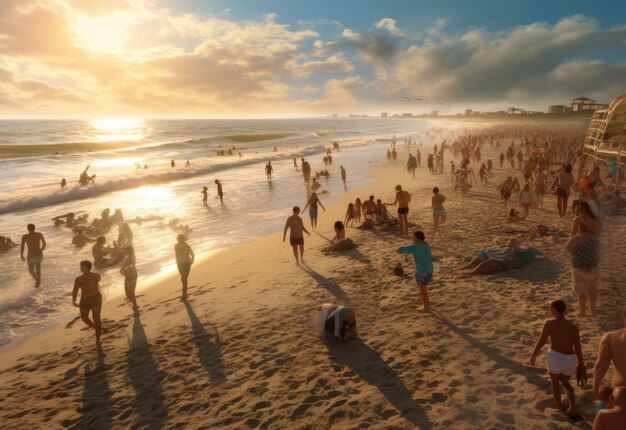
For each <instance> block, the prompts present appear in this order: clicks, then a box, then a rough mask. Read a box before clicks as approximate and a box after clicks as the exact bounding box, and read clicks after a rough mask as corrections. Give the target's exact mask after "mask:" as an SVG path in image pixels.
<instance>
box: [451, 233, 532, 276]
mask: <svg viewBox="0 0 626 430" xmlns="http://www.w3.org/2000/svg"><path fill="white" fill-rule="evenodd" d="M538 255H543V252H542V251H540V250H538V249H535V248H520V247H519V244H518V242H517V240H516V239H511V240H510V241H509V243H508V244H507V245H506V246H494V247H491V248H487V249H484V250H480V251H476V252H475V253H474V254H473V255H472V256H470V257H468V258H469V259H471V261H470V262H469V263H468V264H466V265H465V266H462V267H459V268H458V269H456V270H457V271H459V272H460V274H461V276H464V277H465V276H472V275H488V274H491V273H495V272H501V271H503V270H509V269H519V268H521V267H524V266H525V265H527V264H528V263H530V262H531V261H533V260H535V259H536V258H537V256H538Z"/></svg>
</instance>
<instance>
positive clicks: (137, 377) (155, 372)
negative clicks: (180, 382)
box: [127, 316, 167, 429]
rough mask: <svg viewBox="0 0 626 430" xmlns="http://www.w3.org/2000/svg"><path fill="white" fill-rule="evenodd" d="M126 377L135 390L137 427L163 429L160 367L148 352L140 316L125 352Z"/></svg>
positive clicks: (137, 317)
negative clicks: (137, 416)
mask: <svg viewBox="0 0 626 430" xmlns="http://www.w3.org/2000/svg"><path fill="white" fill-rule="evenodd" d="M127 361H128V376H129V379H130V382H131V384H132V386H133V389H134V390H135V400H134V407H135V410H136V411H137V414H138V415H139V422H138V427H139V428H150V429H160V428H163V426H164V424H165V420H166V418H167V408H166V407H165V397H164V395H163V387H162V386H161V382H160V378H159V367H158V365H157V363H156V361H155V360H154V357H153V356H152V352H151V351H150V344H149V343H148V339H147V338H146V332H145V331H144V329H143V325H141V320H140V318H139V316H136V317H135V320H134V322H133V333H132V339H131V340H130V345H129V348H128V352H127Z"/></svg>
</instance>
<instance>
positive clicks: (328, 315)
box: [314, 303, 358, 340]
mask: <svg viewBox="0 0 626 430" xmlns="http://www.w3.org/2000/svg"><path fill="white" fill-rule="evenodd" d="M314 327H315V330H317V331H318V332H320V333H328V334H331V335H333V336H335V338H336V339H338V340H350V339H356V337H357V334H358V333H357V322H356V313H355V312H354V310H353V309H350V308H348V307H345V306H339V305H333V304H330V303H325V304H323V305H321V306H320V307H319V308H318V311H317V315H316V317H315V323H314Z"/></svg>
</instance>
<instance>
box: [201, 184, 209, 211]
mask: <svg viewBox="0 0 626 430" xmlns="http://www.w3.org/2000/svg"><path fill="white" fill-rule="evenodd" d="M208 192H209V189H208V188H207V187H202V191H201V193H202V205H203V206H204V207H205V208H206V207H208V206H209V204H208V203H207V199H208Z"/></svg>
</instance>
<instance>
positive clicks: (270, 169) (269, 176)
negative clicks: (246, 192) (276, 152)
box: [265, 161, 274, 182]
mask: <svg viewBox="0 0 626 430" xmlns="http://www.w3.org/2000/svg"><path fill="white" fill-rule="evenodd" d="M272 173H274V168H273V167H272V162H271V161H268V162H267V164H266V165H265V175H266V176H267V180H268V181H270V182H271V181H272Z"/></svg>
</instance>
